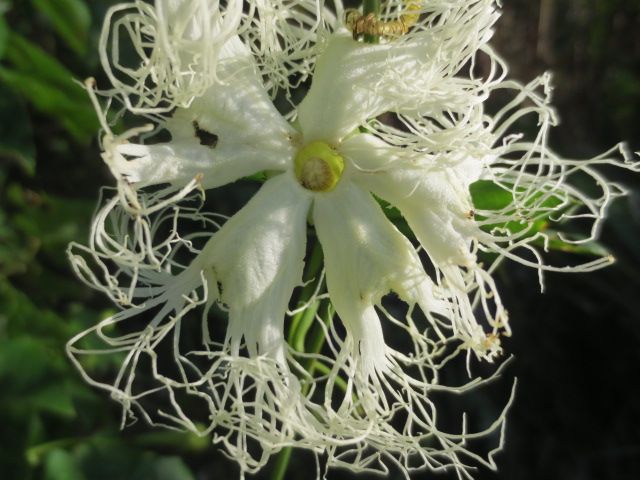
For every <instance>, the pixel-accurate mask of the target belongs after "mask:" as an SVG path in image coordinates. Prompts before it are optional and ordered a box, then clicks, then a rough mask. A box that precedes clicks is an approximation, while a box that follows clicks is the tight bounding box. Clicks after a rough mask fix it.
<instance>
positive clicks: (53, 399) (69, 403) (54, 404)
mask: <svg viewBox="0 0 640 480" xmlns="http://www.w3.org/2000/svg"><path fill="white" fill-rule="evenodd" d="M29 404H30V405H31V406H32V407H33V408H34V409H35V410H37V411H44V412H49V413H52V414H54V415H56V416H58V417H64V418H74V417H75V416H76V409H75V406H74V405H73V399H72V395H71V390H70V389H69V387H68V386H67V384H66V383H63V382H56V383H54V384H53V385H49V386H47V387H44V388H42V389H40V390H38V391H37V392H35V393H34V394H32V395H30V396H29Z"/></svg>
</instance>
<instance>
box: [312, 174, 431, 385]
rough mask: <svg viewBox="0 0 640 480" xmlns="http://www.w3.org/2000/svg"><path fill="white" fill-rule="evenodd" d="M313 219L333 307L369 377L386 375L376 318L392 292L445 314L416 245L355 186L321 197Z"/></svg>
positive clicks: (340, 188) (381, 341)
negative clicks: (377, 373)
mask: <svg viewBox="0 0 640 480" xmlns="http://www.w3.org/2000/svg"><path fill="white" fill-rule="evenodd" d="M313 218H314V222H315V226H316V231H317V233H318V238H319V240H320V243H321V244H322V249H323V251H324V256H325V268H326V275H327V287H328V290H329V294H330V296H331V301H332V302H333V304H334V305H335V307H336V311H337V312H338V314H339V315H340V318H341V319H342V321H343V322H344V324H345V326H346V328H347V331H348V332H349V333H350V335H351V336H352V338H353V344H352V345H351V347H352V348H353V349H354V352H353V353H354V356H355V357H356V358H360V359H361V361H362V365H363V368H364V369H365V372H366V374H367V375H372V374H374V373H375V371H376V370H378V371H381V370H384V368H385V365H386V360H385V355H386V347H385V344H384V339H383V337H382V329H381V326H380V320H379V318H378V315H377V313H376V312H375V309H374V305H376V304H377V303H378V302H379V301H380V299H381V297H382V296H383V295H385V294H386V293H388V292H389V291H391V290H394V291H396V292H398V294H399V295H400V296H401V297H403V298H405V299H407V300H408V301H411V302H416V301H418V298H420V301H421V307H423V308H424V309H426V311H427V312H428V311H429V310H439V309H440V307H441V306H440V305H439V303H438V301H437V300H435V299H434V297H433V294H432V292H431V281H430V280H429V278H428V277H427V275H426V274H425V272H424V270H423V269H422V265H421V263H420V259H419V258H418V255H417V254H416V252H415V249H414V247H413V246H412V245H411V243H410V242H409V241H408V240H407V239H406V238H405V237H404V236H403V235H402V234H401V233H400V232H399V231H398V230H397V229H396V228H395V227H394V226H393V225H392V224H391V222H389V220H387V218H386V217H385V215H384V213H383V212H382V210H381V208H380V206H379V205H377V203H376V201H375V200H374V199H373V197H372V196H371V195H370V194H369V193H368V192H366V191H364V190H363V189H361V188H360V187H358V186H355V185H353V184H351V183H348V182H347V183H343V184H342V185H340V186H339V187H338V188H337V189H336V190H335V191H334V192H332V193H330V194H327V195H318V196H317V197H316V199H315V204H314V210H313Z"/></svg>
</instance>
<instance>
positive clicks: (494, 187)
mask: <svg viewBox="0 0 640 480" xmlns="http://www.w3.org/2000/svg"><path fill="white" fill-rule="evenodd" d="M469 192H470V193H471V199H472V201H473V206H474V207H475V208H477V209H478V210H501V209H503V208H505V207H507V206H508V205H509V204H510V203H511V202H512V201H513V195H512V193H511V191H509V190H505V189H504V188H502V187H500V186H499V185H498V184H496V183H494V182H492V181H491V180H478V181H477V182H474V183H472V184H471V185H470V186H469Z"/></svg>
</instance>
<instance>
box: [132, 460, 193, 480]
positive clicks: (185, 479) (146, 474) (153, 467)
mask: <svg viewBox="0 0 640 480" xmlns="http://www.w3.org/2000/svg"><path fill="white" fill-rule="evenodd" d="M145 460H146V461H144V462H142V464H141V465H140V467H139V469H138V470H136V473H135V474H134V475H133V476H132V479H135V480H194V477H193V474H192V473H191V472H190V471H189V469H188V468H187V466H186V465H185V464H184V462H183V461H182V460H181V459H180V458H178V457H159V458H148V459H145Z"/></svg>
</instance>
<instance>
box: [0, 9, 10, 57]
mask: <svg viewBox="0 0 640 480" xmlns="http://www.w3.org/2000/svg"><path fill="white" fill-rule="evenodd" d="M0 8H1V5H0ZM0 14H2V11H1V10H0ZM8 38H9V29H8V28H7V22H6V20H5V19H4V16H0V59H2V57H3V55H4V49H5V48H6V46H7V39H8Z"/></svg>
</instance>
